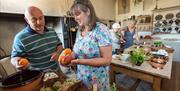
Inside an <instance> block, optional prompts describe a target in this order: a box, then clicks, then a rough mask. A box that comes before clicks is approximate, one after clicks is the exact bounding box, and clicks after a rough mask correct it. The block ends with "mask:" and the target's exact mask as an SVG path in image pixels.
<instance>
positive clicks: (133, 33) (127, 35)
mask: <svg viewBox="0 0 180 91" xmlns="http://www.w3.org/2000/svg"><path fill="white" fill-rule="evenodd" d="M135 25H136V21H135V20H129V21H128V26H127V28H126V29H124V31H122V34H123V35H124V40H125V44H124V49H126V48H128V47H131V46H132V45H133V44H134V39H135V40H136V41H137V42H139V37H138V32H137V30H136V26H135Z"/></svg>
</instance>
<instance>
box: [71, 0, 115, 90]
mask: <svg viewBox="0 0 180 91" xmlns="http://www.w3.org/2000/svg"><path fill="white" fill-rule="evenodd" d="M71 12H72V14H73V16H74V18H75V21H76V22H77V23H78V25H79V27H80V28H79V30H78V32H77V36H76V41H75V44H74V48H73V52H74V57H75V59H74V60H72V61H71V63H72V64H77V78H78V79H80V80H82V81H83V84H84V86H86V87H87V88H88V90H90V91H92V89H93V88H95V87H97V89H98V91H109V90H110V87H109V64H110V61H111V59H112V52H111V51H112V41H111V38H110V33H109V32H108V28H107V27H106V26H105V25H104V24H102V23H100V22H98V20H97V17H96V14H95V10H94V8H93V5H92V3H91V2H90V1H89V0H76V1H74V3H73V5H72V7H71ZM93 85H94V86H93ZM95 85H96V86H95Z"/></svg>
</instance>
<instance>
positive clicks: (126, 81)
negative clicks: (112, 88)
mask: <svg viewBox="0 0 180 91" xmlns="http://www.w3.org/2000/svg"><path fill="white" fill-rule="evenodd" d="M135 81H136V79H135V78H131V77H129V76H127V75H125V74H116V83H117V85H120V86H121V87H123V88H125V89H128V88H130V87H131V86H132V85H133V84H134V83H135ZM136 91H152V86H151V84H150V83H147V82H145V81H141V82H140V83H139V85H138V87H137V88H136Z"/></svg>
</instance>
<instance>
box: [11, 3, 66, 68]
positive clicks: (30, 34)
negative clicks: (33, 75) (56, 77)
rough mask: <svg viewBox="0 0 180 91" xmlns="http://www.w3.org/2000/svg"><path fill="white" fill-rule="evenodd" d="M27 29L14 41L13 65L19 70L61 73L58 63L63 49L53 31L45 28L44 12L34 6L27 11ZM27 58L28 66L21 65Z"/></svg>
mask: <svg viewBox="0 0 180 91" xmlns="http://www.w3.org/2000/svg"><path fill="white" fill-rule="evenodd" d="M24 15H25V17H24V19H25V20H26V22H27V24H28V25H27V27H26V28H24V29H23V30H22V31H20V32H19V33H18V34H17V35H16V36H15V39H14V43H13V46H12V52H11V57H12V58H11V63H12V64H13V65H14V66H15V67H16V68H18V69H26V68H29V69H38V70H45V69H53V70H56V71H60V67H59V63H58V62H57V61H54V60H57V59H58V56H59V54H60V53H61V51H62V49H63V47H62V43H61V41H60V40H59V38H58V36H57V34H56V33H55V31H54V30H53V29H48V28H46V27H45V19H44V15H43V12H42V11H41V10H40V9H39V8H37V7H34V6H30V7H28V8H27V9H26V11H25V14H24ZM21 58H27V59H28V61H29V64H28V65H25V66H23V65H20V64H19V60H20V59H21ZM52 60H53V61H52Z"/></svg>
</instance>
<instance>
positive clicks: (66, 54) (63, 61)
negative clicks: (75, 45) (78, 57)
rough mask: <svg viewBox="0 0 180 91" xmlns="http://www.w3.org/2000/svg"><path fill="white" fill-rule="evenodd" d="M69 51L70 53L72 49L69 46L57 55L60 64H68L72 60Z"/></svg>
mask: <svg viewBox="0 0 180 91" xmlns="http://www.w3.org/2000/svg"><path fill="white" fill-rule="evenodd" d="M71 53H72V50H71V49H70V48H66V49H64V50H63V52H62V53H61V55H60V56H59V58H58V61H59V62H60V63H61V64H62V65H68V64H69V63H71V60H72V57H71Z"/></svg>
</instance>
